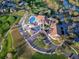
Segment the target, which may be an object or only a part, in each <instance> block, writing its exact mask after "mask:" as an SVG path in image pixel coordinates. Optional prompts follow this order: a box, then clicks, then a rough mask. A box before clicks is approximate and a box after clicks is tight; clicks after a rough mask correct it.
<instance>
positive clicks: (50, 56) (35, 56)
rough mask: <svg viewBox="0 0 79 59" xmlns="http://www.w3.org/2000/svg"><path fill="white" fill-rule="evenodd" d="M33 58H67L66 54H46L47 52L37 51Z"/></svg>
mask: <svg viewBox="0 0 79 59" xmlns="http://www.w3.org/2000/svg"><path fill="white" fill-rule="evenodd" d="M32 59H67V58H66V57H65V56H64V55H56V54H53V55H45V54H40V53H35V54H34V55H33V56H32Z"/></svg>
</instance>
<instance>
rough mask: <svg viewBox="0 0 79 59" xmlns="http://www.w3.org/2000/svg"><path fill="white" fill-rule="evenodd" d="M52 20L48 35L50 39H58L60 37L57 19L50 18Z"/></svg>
mask: <svg viewBox="0 0 79 59" xmlns="http://www.w3.org/2000/svg"><path fill="white" fill-rule="evenodd" d="M52 20H53V21H52V23H51V26H50V33H49V36H50V37H51V38H52V39H58V38H59V37H60V35H59V34H58V29H57V21H56V19H52Z"/></svg>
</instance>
